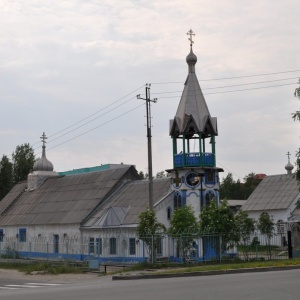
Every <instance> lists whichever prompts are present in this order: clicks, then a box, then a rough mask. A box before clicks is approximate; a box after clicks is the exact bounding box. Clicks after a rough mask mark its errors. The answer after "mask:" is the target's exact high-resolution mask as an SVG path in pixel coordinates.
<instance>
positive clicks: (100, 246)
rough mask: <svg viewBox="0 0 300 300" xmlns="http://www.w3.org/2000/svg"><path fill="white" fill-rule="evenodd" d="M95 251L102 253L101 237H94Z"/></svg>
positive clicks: (98, 253)
mask: <svg viewBox="0 0 300 300" xmlns="http://www.w3.org/2000/svg"><path fill="white" fill-rule="evenodd" d="M96 253H97V255H102V238H96Z"/></svg>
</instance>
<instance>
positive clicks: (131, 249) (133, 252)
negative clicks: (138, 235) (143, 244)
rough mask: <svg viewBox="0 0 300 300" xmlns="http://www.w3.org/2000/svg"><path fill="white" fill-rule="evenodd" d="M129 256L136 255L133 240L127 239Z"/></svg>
mask: <svg viewBox="0 0 300 300" xmlns="http://www.w3.org/2000/svg"><path fill="white" fill-rule="evenodd" d="M129 255H136V242H135V238H129Z"/></svg>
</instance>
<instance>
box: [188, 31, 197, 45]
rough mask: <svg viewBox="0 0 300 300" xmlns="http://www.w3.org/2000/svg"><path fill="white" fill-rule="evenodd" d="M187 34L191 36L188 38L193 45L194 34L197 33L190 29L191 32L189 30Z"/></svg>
mask: <svg viewBox="0 0 300 300" xmlns="http://www.w3.org/2000/svg"><path fill="white" fill-rule="evenodd" d="M187 35H189V36H190V37H189V38H188V40H189V41H190V42H191V44H190V46H192V45H193V44H194V41H193V35H195V33H194V32H193V30H192V29H190V30H189V32H187Z"/></svg>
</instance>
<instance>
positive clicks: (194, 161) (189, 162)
mask: <svg viewBox="0 0 300 300" xmlns="http://www.w3.org/2000/svg"><path fill="white" fill-rule="evenodd" d="M200 166H208V167H214V166H215V157H214V154H213V153H208V152H204V153H202V154H201V155H200V153H199V152H194V153H186V154H185V156H184V154H183V153H180V154H175V155H174V168H179V167H200Z"/></svg>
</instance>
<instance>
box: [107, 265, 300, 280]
mask: <svg viewBox="0 0 300 300" xmlns="http://www.w3.org/2000/svg"><path fill="white" fill-rule="evenodd" d="M295 269H300V265H296V266H283V267H261V268H246V269H233V270H216V271H199V272H187V273H170V274H169V273H160V274H137V275H113V276H112V280H137V279H160V278H176V277H193V276H211V275H224V274H238V273H255V272H270V271H286V270H295Z"/></svg>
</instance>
